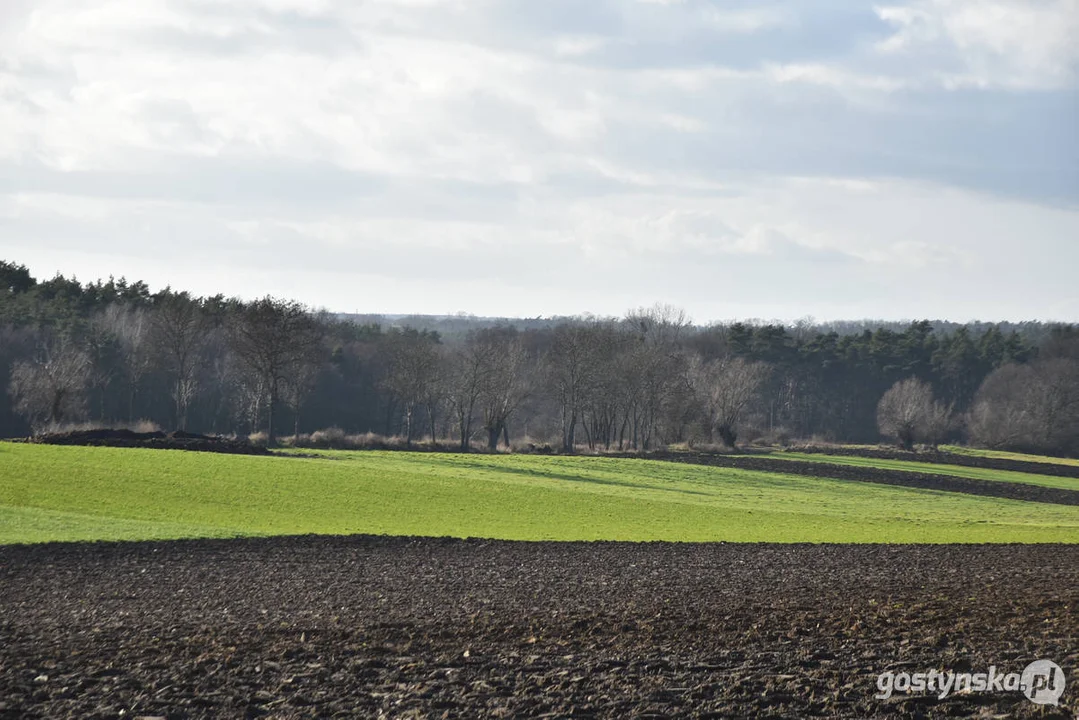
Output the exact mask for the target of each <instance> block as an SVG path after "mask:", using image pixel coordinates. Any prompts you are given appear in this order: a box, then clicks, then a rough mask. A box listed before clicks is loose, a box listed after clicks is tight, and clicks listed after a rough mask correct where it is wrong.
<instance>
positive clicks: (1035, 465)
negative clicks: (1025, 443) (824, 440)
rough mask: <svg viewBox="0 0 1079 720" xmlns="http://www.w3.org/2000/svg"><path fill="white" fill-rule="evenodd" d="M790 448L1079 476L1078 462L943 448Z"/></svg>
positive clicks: (800, 450)
mask: <svg viewBox="0 0 1079 720" xmlns="http://www.w3.org/2000/svg"><path fill="white" fill-rule="evenodd" d="M788 451H789V452H799V453H814V454H822V455H844V456H848V457H864V458H875V459H878V460H910V461H913V462H924V463H936V464H939V465H961V466H963V467H976V468H986V469H987V470H1012V471H1015V472H1025V473H1034V474H1036V475H1051V476H1053V477H1070V478H1079V466H1076V465H1064V464H1062V463H1044V462H1034V461H1031V460H1013V459H1010V458H990V457H981V456H978V455H962V454H960V453H950V452H944V451H942V450H921V451H918V452H912V451H907V450H898V449H892V448H851V447H835V448H832V447H820V446H816V445H808V446H806V447H792V448H788Z"/></svg>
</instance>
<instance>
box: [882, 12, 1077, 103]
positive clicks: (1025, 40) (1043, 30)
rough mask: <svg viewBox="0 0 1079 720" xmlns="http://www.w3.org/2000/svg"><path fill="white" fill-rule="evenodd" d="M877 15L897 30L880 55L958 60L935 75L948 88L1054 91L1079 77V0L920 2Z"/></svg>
mask: <svg viewBox="0 0 1079 720" xmlns="http://www.w3.org/2000/svg"><path fill="white" fill-rule="evenodd" d="M877 13H878V14H879V16H880V17H881V19H883V20H884V21H886V22H888V23H890V24H891V25H892V26H893V27H894V28H895V32H894V34H893V35H891V36H890V37H888V38H887V39H886V40H883V41H881V42H880V43H879V44H878V46H877V47H878V50H879V51H880V52H882V53H886V54H897V55H903V56H907V57H913V58H918V56H919V55H926V54H934V53H949V54H954V56H955V57H956V59H957V61H958V67H957V68H955V69H948V68H937V69H933V68H930V69H931V71H932V72H934V74H935V75H936V76H937V77H938V79H939V80H940V81H942V82H944V83H946V84H947V85H948V86H950V87H960V86H967V85H969V86H974V87H991V86H994V85H1001V86H1005V87H1018V88H1054V87H1063V86H1069V85H1073V84H1074V83H1075V82H1076V79H1077V77H1079V74H1077V70H1079V0H916V2H913V3H911V4H909V5H905V6H889V7H880V8H877Z"/></svg>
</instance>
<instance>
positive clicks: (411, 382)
mask: <svg viewBox="0 0 1079 720" xmlns="http://www.w3.org/2000/svg"><path fill="white" fill-rule="evenodd" d="M388 346H389V357H388V363H387V368H386V376H385V378H383V384H384V386H385V387H386V389H387V390H389V391H390V392H391V393H393V396H394V397H395V398H396V400H397V401H398V402H399V403H400V404H401V410H402V413H403V417H404V423H405V445H406V446H410V445H412V437H413V431H414V425H415V415H416V410H417V408H419V407H420V406H421V405H423V404H424V403H427V402H429V401H431V400H432V398H431V395H432V393H433V392H434V390H435V385H436V380H437V375H438V361H439V353H438V345H437V339H436V338H435V337H433V336H431V335H428V334H426V333H420V332H417V331H415V330H405V331H400V332H395V333H393V334H391V335H390V337H389V338H388ZM428 411H429V413H430V407H429V408H428Z"/></svg>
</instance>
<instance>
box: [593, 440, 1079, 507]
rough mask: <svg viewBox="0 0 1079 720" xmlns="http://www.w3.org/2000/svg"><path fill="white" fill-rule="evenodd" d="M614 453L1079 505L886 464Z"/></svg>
mask: <svg viewBox="0 0 1079 720" xmlns="http://www.w3.org/2000/svg"><path fill="white" fill-rule="evenodd" d="M614 457H630V458H638V459H642V460H664V461H668V462H684V463H691V464H694V465H711V466H714V467H730V468H739V469H742V470H759V471H762V472H770V473H786V474H788V475H806V476H808V477H819V478H834V479H836V480H855V481H858V482H871V483H880V484H883V485H900V486H903V487H915V488H923V489H926V490H943V491H945V492H960V493H968V494H970V495H985V496H987V497H999V498H1008V499H1011V500H1028V501H1031V502H1044V503H1053V504H1055V505H1079V491H1077V490H1065V489H1062V488H1049V487H1042V486H1040V485H1027V484H1025V483H1012V482H1001V481H997V480H973V479H970V478H961V477H955V476H954V475H938V474H934V473H921V472H912V471H907V470H888V469H885V468H871V467H860V466H854V465H839V464H836V463H829V462H824V461H821V462H815V461H808V460H806V461H803V460H783V459H780V458H768V457H754V456H745V455H732V454H727V453H710V452H671V451H666V450H657V451H654V452H648V453H643V454H624V455H621V456H618V455H616V456H614Z"/></svg>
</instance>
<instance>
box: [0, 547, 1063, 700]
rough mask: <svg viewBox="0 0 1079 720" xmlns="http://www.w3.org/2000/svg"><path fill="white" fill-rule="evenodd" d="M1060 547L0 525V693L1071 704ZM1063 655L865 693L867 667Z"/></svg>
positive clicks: (981, 665) (871, 676) (0, 696)
mask: <svg viewBox="0 0 1079 720" xmlns="http://www.w3.org/2000/svg"><path fill="white" fill-rule="evenodd" d="M1077 607H1079V547H1077V546H1059V545H1058V546H1020V545H1003V546H834V545H816V546H814V545H740V544H712V545H695V544H684V545H678V544H664V543H652V544H633V543H594V544H588V543H509V542H494V541H479V540H469V541H457V540H437V539H426V540H424V539H408V538H398V539H391V538H372V537H354V538H312V537H299V538H274V539H258V540H232V541H181V542H167V543H166V542H154V543H133V544H119V543H118V544H71V545H42V546H21V547H7V548H0V717H2V718H5V719H14V718H67V717H78V718H113V719H114V718H120V717H125V718H132V717H155V716H156V717H165V718H196V717H197V718H249V717H277V718H316V717H317V718H331V717H340V718H354V717H401V718H411V717H434V718H443V717H447V718H449V717H466V718H467V717H504V718H510V717H582V718H583V717H597V718H599V717H602V718H629V717H651V718H668V717H669V718H676V717H679V718H680V717H711V718H720V717H731V718H734V717H792V718H804V717H842V718H855V717H858V718H891V717H897V718H938V717H940V718H944V717H949V718H950V717H979V718H991V717H1008V718H1073V717H1075V715H1076V712H1077V710H1079V693H1077V690H1079V642H1077V641H1079V613H1077V612H1076V608H1077ZM1042 658H1045V659H1050V660H1053V661H1055V662H1056V663H1057V664H1058V665H1060V666H1061V667H1063V668H1064V670H1065V673H1066V676H1067V683H1068V686H1069V687H1068V690H1067V692H1066V693H1065V695H1064V698H1063V705H1062V706H1061V707H1059V708H1053V707H1048V706H1037V705H1034V704H1032V703H1030V702H1029V701H1028V700H1026V699H1025V698H1024V697H1022V696H1021V695H1019V694H1018V693H995V694H988V693H986V694H978V693H975V694H965V695H959V696H954V697H949V698H947V699H945V700H943V701H938V700H936V699H935V698H930V697H926V696H922V695H918V696H905V695H899V696H897V697H895V698H894V699H892V700H889V701H881V700H877V699H875V698H874V697H873V695H874V694H875V693H876V692H877V689H876V677H877V675H878V674H879V673H881V672H884V671H888V670H892V671H900V670H906V671H908V672H916V671H928V670H931V669H938V670H939V669H945V670H954V671H957V672H962V671H971V670H973V671H974V672H979V671H983V670H988V668H989V666H990V665H995V666H997V668H998V669H1000V670H1002V671H1004V672H1013V671H1014V672H1019V671H1021V670H1022V669H1023V668H1024V667H1025V666H1026V664H1027V663H1028V662H1031V661H1033V660H1035V659H1042Z"/></svg>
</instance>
